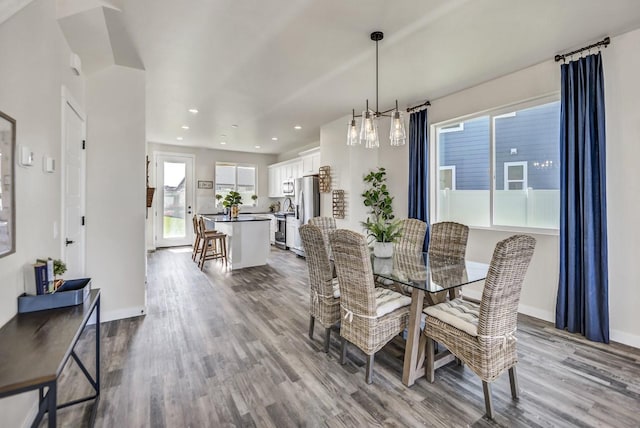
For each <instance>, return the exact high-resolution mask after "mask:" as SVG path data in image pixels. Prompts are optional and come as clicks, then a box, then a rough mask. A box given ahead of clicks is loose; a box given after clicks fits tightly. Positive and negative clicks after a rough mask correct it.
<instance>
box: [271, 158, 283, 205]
mask: <svg viewBox="0 0 640 428" xmlns="http://www.w3.org/2000/svg"><path fill="white" fill-rule="evenodd" d="M281 196H282V179H281V178H280V168H279V167H277V166H275V165H272V166H270V167H269V197H270V198H279V197H281Z"/></svg>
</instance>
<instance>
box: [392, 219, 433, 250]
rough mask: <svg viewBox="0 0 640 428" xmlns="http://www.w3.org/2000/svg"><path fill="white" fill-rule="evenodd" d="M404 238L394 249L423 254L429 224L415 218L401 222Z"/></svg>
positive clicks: (402, 237)
mask: <svg viewBox="0 0 640 428" xmlns="http://www.w3.org/2000/svg"><path fill="white" fill-rule="evenodd" d="M400 227H401V230H402V236H401V237H400V239H398V240H397V241H396V243H395V244H394V249H399V250H405V251H407V250H408V251H419V252H422V251H423V250H422V249H423V248H424V238H425V236H426V235H427V223H425V222H424V221H421V220H418V219H415V218H403V219H402V220H400Z"/></svg>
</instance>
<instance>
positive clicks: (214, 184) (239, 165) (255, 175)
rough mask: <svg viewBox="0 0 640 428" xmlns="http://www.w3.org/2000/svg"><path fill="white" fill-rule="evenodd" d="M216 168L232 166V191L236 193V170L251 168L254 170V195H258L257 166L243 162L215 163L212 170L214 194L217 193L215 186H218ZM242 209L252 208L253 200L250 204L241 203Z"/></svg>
mask: <svg viewBox="0 0 640 428" xmlns="http://www.w3.org/2000/svg"><path fill="white" fill-rule="evenodd" d="M218 166H232V167H233V168H234V169H233V170H234V183H233V187H234V188H233V190H235V191H236V192H237V191H238V168H239V167H240V168H253V170H254V180H253V181H254V183H253V186H254V189H255V190H254V193H253V194H254V195H257V194H258V165H256V164H253V163H244V162H224V161H216V163H215V164H214V169H213V191H214V192H215V193H217V192H218V190H217V185H218V180H217V174H218ZM223 196H224V195H223ZM241 206H242V207H252V206H253V200H251V201H250V202H247V201H242V205H241Z"/></svg>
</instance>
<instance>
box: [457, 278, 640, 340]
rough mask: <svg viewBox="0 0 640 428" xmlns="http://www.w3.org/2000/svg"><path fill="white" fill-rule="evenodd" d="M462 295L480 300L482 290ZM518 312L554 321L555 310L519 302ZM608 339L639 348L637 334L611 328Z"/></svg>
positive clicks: (469, 291)
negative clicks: (546, 309) (551, 310)
mask: <svg viewBox="0 0 640 428" xmlns="http://www.w3.org/2000/svg"><path fill="white" fill-rule="evenodd" d="M464 295H465V296H466V297H469V298H471V299H476V300H478V301H479V300H480V299H481V298H482V291H477V290H464ZM518 312H520V313H521V314H525V315H529V316H530V317H533V318H537V319H540V320H543V321H548V322H550V323H555V322H556V315H555V312H550V311H545V310H544V309H540V308H536V307H533V306H529V305H523V304H520V306H519V307H518ZM609 339H611V341H612V342H617V343H621V344H623V345H627V346H631V347H634V348H639V349H640V336H638V335H637V334H630V333H626V332H624V331H620V330H613V329H612V330H611V331H610V335H609Z"/></svg>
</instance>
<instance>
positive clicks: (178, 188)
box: [155, 154, 194, 247]
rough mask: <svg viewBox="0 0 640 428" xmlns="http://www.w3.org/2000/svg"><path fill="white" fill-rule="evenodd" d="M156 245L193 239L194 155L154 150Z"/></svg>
mask: <svg viewBox="0 0 640 428" xmlns="http://www.w3.org/2000/svg"><path fill="white" fill-rule="evenodd" d="M155 164H156V189H157V190H156V191H157V192H158V195H157V197H158V199H157V202H156V211H155V223H156V246H157V247H174V246H179V245H191V244H192V243H193V223H192V217H193V212H194V210H193V156H191V155H182V154H156V163H155Z"/></svg>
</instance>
